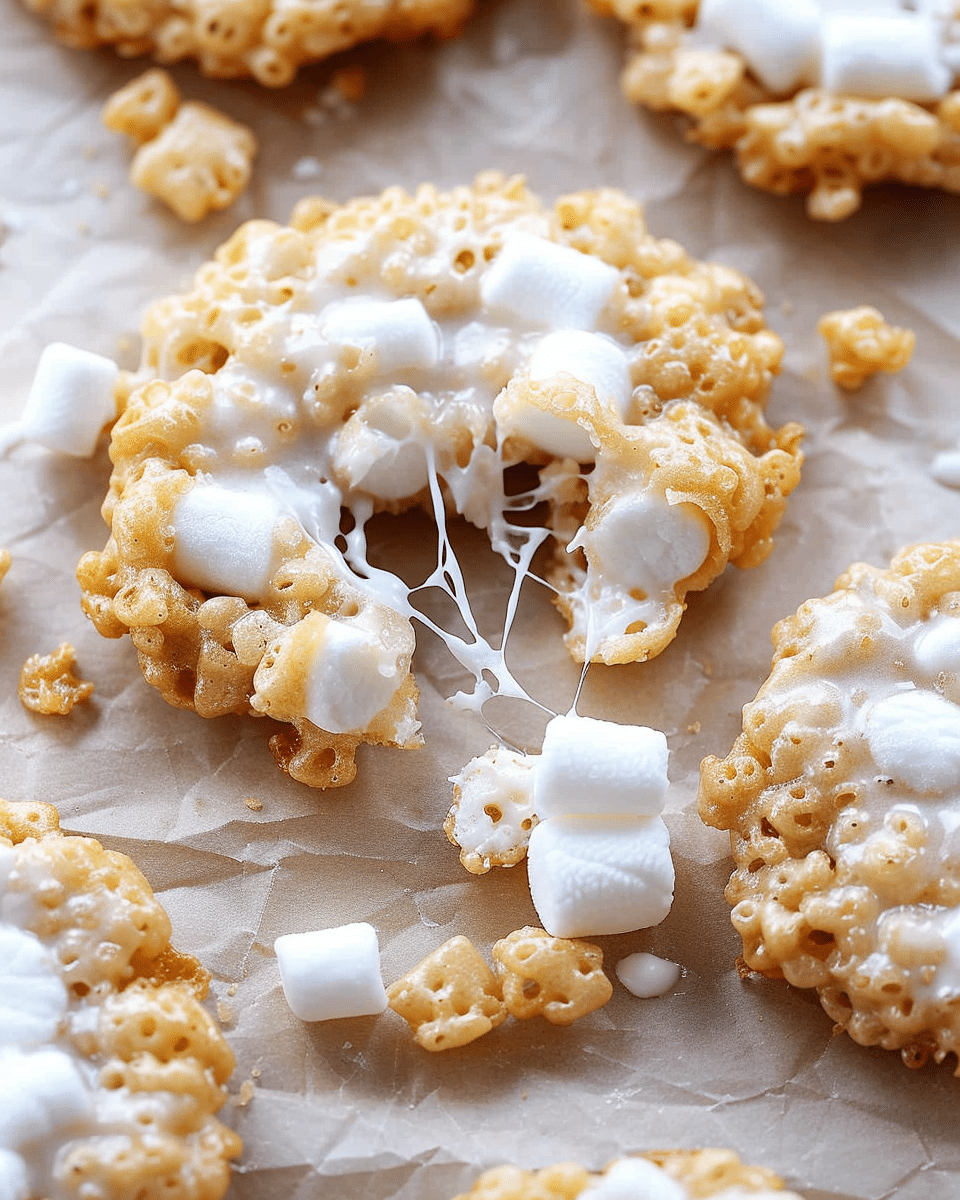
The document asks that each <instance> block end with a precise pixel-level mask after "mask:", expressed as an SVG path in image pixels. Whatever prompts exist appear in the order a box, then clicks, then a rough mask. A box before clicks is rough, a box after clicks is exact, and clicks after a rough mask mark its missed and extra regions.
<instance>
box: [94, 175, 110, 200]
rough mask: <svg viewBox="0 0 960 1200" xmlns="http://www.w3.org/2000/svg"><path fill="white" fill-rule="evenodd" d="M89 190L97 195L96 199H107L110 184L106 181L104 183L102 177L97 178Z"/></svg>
mask: <svg viewBox="0 0 960 1200" xmlns="http://www.w3.org/2000/svg"><path fill="white" fill-rule="evenodd" d="M91 191H92V192H93V194H94V195H95V196H96V197H97V199H98V200H109V199H110V185H109V184H107V183H104V182H103V180H102V179H100V180H98V181H97V182H96V183H95V184H94V185H93V187H92V188H91Z"/></svg>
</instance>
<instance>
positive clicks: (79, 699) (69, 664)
mask: <svg viewBox="0 0 960 1200" xmlns="http://www.w3.org/2000/svg"><path fill="white" fill-rule="evenodd" d="M75 657H76V651H75V650H74V648H73V646H71V645H70V643H69V642H61V643H60V645H59V646H58V647H57V648H56V650H54V652H53V653H52V654H31V655H30V657H29V658H28V659H27V661H26V662H25V663H24V664H23V667H22V668H21V671H20V683H19V686H18V687H17V693H18V695H19V696H20V702H21V703H22V704H23V707H24V708H28V709H29V710H30V711H31V712H35V713H43V714H44V715H48V714H51V713H57V714H59V715H60V716H62V717H65V716H66V715H67V714H68V713H70V712H72V711H73V709H74V707H75V706H76V705H77V704H82V703H83V702H84V700H88V699H89V698H90V697H91V696H92V695H93V690H94V688H93V684H92V683H88V682H85V681H84V680H81V679H78V678H77V677H76V675H74V673H73V664H74V661H75Z"/></svg>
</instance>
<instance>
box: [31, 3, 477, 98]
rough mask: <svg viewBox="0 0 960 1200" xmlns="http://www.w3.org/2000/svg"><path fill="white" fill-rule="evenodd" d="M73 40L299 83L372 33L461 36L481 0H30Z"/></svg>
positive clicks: (227, 74) (221, 72) (222, 72)
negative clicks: (304, 71)
mask: <svg viewBox="0 0 960 1200" xmlns="http://www.w3.org/2000/svg"><path fill="white" fill-rule="evenodd" d="M24 3H25V4H26V6H27V8H29V9H30V10H31V11H33V12H35V13H37V14H38V15H39V16H40V17H42V18H43V19H44V20H45V21H47V22H48V23H49V24H50V25H51V26H52V27H53V32H54V34H55V35H56V37H57V38H59V40H60V41H61V42H63V43H64V44H65V45H67V46H73V47H77V48H80V49H89V48H91V47H93V46H113V47H114V49H115V50H116V51H117V53H118V54H122V55H123V56H124V57H125V58H130V57H133V56H134V55H139V54H151V55H152V56H153V57H154V58H155V59H156V60H157V61H158V62H161V63H166V64H169V63H175V62H180V61H181V60H182V59H185V58H192V59H195V60H196V61H197V63H198V64H199V66H200V70H201V71H203V73H204V74H205V75H211V76H213V77H214V78H216V79H238V78H242V77H245V76H251V75H252V76H253V77H254V78H255V79H256V80H257V81H258V82H260V83H262V84H265V85H266V86H267V87H283V86H284V85H286V84H288V83H290V81H291V80H292V79H293V77H294V76H295V75H296V73H297V71H298V69H299V68H300V67H301V66H303V65H304V64H305V63H311V62H317V61H319V60H320V59H323V58H328V57H329V56H330V55H331V54H337V53H339V51H341V50H346V49H348V48H349V47H351V46H355V45H357V43H359V42H366V41H369V40H371V39H372V38H389V39H390V40H391V41H408V40H410V39H412V38H418V37H422V36H423V35H424V34H434V35H436V36H437V37H443V38H447V37H455V36H456V35H457V34H458V33H459V32H460V30H461V28H462V27H463V25H464V23H465V22H466V20H467V18H468V17H469V16H470V14H471V13H472V11H473V8H474V0H336V2H333V0H323V2H321V3H315V2H311V0H91V3H89V4H84V5H80V4H76V3H73V2H72V0H24Z"/></svg>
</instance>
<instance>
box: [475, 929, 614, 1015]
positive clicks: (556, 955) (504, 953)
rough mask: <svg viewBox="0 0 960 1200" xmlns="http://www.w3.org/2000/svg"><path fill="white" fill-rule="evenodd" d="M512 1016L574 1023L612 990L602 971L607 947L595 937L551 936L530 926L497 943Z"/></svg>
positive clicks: (495, 951)
mask: <svg viewBox="0 0 960 1200" xmlns="http://www.w3.org/2000/svg"><path fill="white" fill-rule="evenodd" d="M491 954H492V956H493V961H494V968H495V970H496V972H497V975H498V976H499V978H500V984H501V987H502V988H503V1000H504V1003H505V1004H506V1006H507V1011H508V1012H509V1013H510V1015H511V1017H516V1018H517V1019H518V1020H525V1019H526V1018H527V1017H545V1018H546V1020H548V1021H549V1022H550V1023H551V1024H552V1025H572V1024H573V1022H574V1021H576V1020H577V1019H578V1018H579V1017H584V1016H586V1015H587V1013H591V1012H593V1011H594V1009H597V1008H602V1007H603V1005H604V1004H606V1003H607V1001H608V1000H609V999H610V997H611V996H612V995H613V984H611V982H610V980H609V979H608V978H607V977H606V975H604V973H603V951H602V950H601V949H600V947H599V946H594V945H593V944H592V943H591V942H583V941H576V940H571V939H570V938H558V937H551V936H550V934H549V933H547V932H546V930H543V929H537V928H535V927H533V926H531V925H527V926H526V927H525V928H523V929H515V930H514V931H513V933H511V934H509V935H508V936H507V937H505V938H501V939H500V941H499V942H495V943H494V946H493V950H492V951H491Z"/></svg>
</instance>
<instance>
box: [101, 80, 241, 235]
mask: <svg viewBox="0 0 960 1200" xmlns="http://www.w3.org/2000/svg"><path fill="white" fill-rule="evenodd" d="M103 123H104V125H106V126H107V128H108V129H113V130H116V132H117V133H125V134H126V135H127V137H129V138H130V140H131V141H132V142H133V144H134V146H135V147H136V148H137V149H136V153H135V154H134V157H133V163H132V164H131V167H130V179H131V181H132V182H133V184H134V185H135V186H136V187H138V188H140V189H141V190H142V191H145V192H147V193H149V194H150V195H151V196H156V197H157V199H158V200H163V201H164V203H166V204H168V205H169V206H170V208H172V209H173V211H174V212H175V213H176V214H177V216H178V217H180V219H181V220H183V221H199V220H200V219H201V217H205V216H206V215H207V213H208V212H212V211H215V210H218V209H221V208H227V207H228V206H229V205H231V204H232V203H233V202H234V200H236V199H237V197H238V196H239V195H240V193H241V192H242V191H243V190H244V188H245V187H246V186H247V183H248V181H249V179H250V165H251V162H252V160H253V156H254V154H256V151H257V142H256V139H255V138H254V136H253V134H252V133H251V132H250V130H249V129H248V128H247V127H246V126H245V125H241V124H239V123H238V122H237V121H232V120H231V119H230V118H229V117H226V116H224V115H223V113H221V112H218V111H217V110H216V109H215V108H211V107H210V106H209V105H208V104H201V103H195V102H193V101H190V102H188V103H186V104H181V103H180V93H179V92H178V91H177V87H176V84H175V83H174V82H173V80H172V79H171V78H170V76H169V75H168V74H167V72H166V71H162V70H160V68H159V67H158V68H155V69H154V70H152V71H146V72H145V73H144V74H143V75H140V76H138V77H137V78H136V79H133V80H131V81H130V83H128V84H127V85H126V86H125V87H122V88H120V90H119V91H117V92H114V94H113V95H112V96H111V97H110V99H109V100H108V101H107V103H106V106H105V108H104V110H103Z"/></svg>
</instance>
